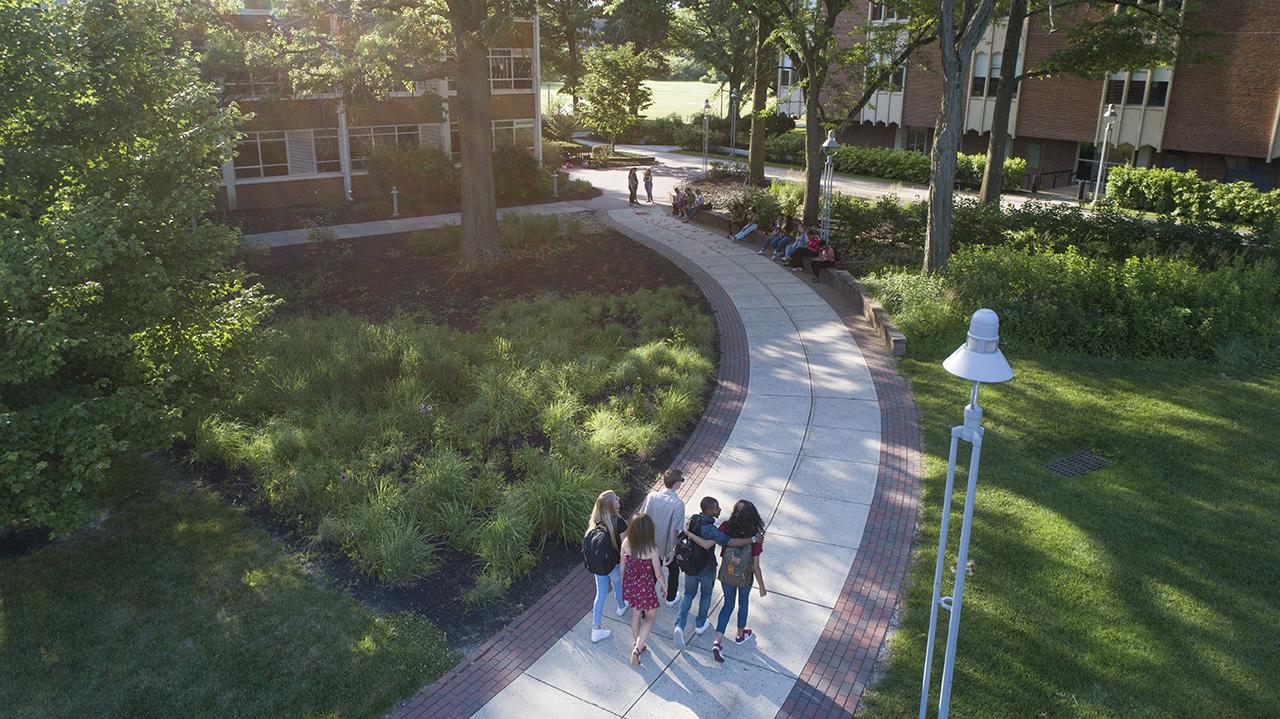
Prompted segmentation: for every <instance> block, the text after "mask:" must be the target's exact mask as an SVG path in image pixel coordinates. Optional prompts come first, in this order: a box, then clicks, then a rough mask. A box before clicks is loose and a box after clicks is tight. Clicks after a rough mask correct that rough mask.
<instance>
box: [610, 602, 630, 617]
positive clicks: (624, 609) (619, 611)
mask: <svg viewBox="0 0 1280 719" xmlns="http://www.w3.org/2000/svg"><path fill="white" fill-rule="evenodd" d="M630 606H631V605H630V604H627V603H626V602H623V603H622V604H620V605H618V608H617V609H616V610H615V611H614V614H617V615H618V616H622V615H623V614H626V613H627V609H628V608H629V607H630Z"/></svg>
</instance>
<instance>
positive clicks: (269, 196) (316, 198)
mask: <svg viewBox="0 0 1280 719" xmlns="http://www.w3.org/2000/svg"><path fill="white" fill-rule="evenodd" d="M357 179H362V178H352V184H353V186H354V184H355V180H357ZM353 190H354V187H353ZM341 199H342V178H341V177H333V178H325V179H320V180H291V181H288V182H264V183H261V184H255V185H241V184H237V185H236V207H237V208H238V209H241V210H256V209H260V208H264V207H288V206H289V205H310V204H315V203H319V202H336V201H338V200H341ZM219 206H220V207H221V205H219Z"/></svg>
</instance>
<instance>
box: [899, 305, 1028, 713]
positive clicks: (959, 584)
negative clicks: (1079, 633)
mask: <svg viewBox="0 0 1280 719" xmlns="http://www.w3.org/2000/svg"><path fill="white" fill-rule="evenodd" d="M942 366H943V367H944V368H945V369H946V370H947V371H948V372H950V373H951V374H953V375H955V376H957V377H959V378H961V379H965V380H968V381H970V382H972V383H973V386H972V388H971V389H970V392H969V404H968V406H966V407H965V408H964V424H962V425H959V426H956V427H952V428H951V454H950V456H949V457H948V459H947V484H946V487H945V488H944V489H943V492H942V497H943V500H942V523H941V526H940V527H939V528H938V560H937V563H936V564H935V565H934V568H933V602H932V604H931V605H930V608H929V633H928V635H926V636H927V637H928V638H927V639H926V641H925V650H924V679H923V685H922V686H921V688H920V719H925V712H926V710H927V709H928V703H929V674H930V670H931V669H932V667H933V640H934V634H935V633H936V630H937V626H938V609H939V607H941V608H942V609H945V610H947V611H948V612H950V613H951V619H950V622H949V623H948V624H947V648H946V654H945V655H944V658H943V662H942V687H941V691H940V694H939V697H938V719H947V712H948V711H949V710H950V706H951V680H952V672H953V670H954V669H955V662H956V637H957V636H958V634H959V632H960V608H961V606H962V603H963V601H964V577H965V571H966V569H967V567H968V561H969V531H970V529H971V528H972V527H973V500H974V492H975V490H976V488H977V485H978V459H979V457H980V456H981V455H982V434H983V431H982V406H981V405H979V404H978V390H979V388H981V386H982V383H983V382H1007V381H1008V380H1010V379H1013V368H1012V367H1010V366H1009V362H1008V361H1007V360H1005V358H1004V354H1003V353H1002V352H1000V320H999V318H998V317H996V313H995V312H992V311H991V310H988V309H981V310H978V311H977V312H974V313H973V318H972V319H971V320H970V321H969V336H968V338H967V340H966V341H965V343H964V344H963V345H961V346H960V347H959V349H957V350H956V351H955V352H952V353H951V356H950V357H948V358H947V359H946V360H945V361H944V362H943V363H942ZM961 440H964V441H966V442H968V443H969V445H970V446H971V447H972V449H971V451H970V453H969V477H968V487H967V488H966V489H965V494H964V515H963V517H964V518H963V520H962V521H961V524H960V548H959V553H958V554H957V556H956V579H955V589H954V593H953V594H952V595H951V596H949V597H944V596H941V593H942V566H943V563H944V562H945V561H946V550H947V525H948V521H949V520H950V518H951V493H952V491H953V488H954V485H955V478H956V453H957V450H958V449H959V446H960V441H961Z"/></svg>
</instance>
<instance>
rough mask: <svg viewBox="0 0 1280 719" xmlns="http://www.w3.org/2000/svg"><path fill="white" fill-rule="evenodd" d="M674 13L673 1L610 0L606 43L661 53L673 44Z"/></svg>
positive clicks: (606, 17) (606, 16)
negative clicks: (627, 45)
mask: <svg viewBox="0 0 1280 719" xmlns="http://www.w3.org/2000/svg"><path fill="white" fill-rule="evenodd" d="M672 9H673V7H672V4H671V0H607V2H605V4H604V14H605V24H604V40H605V42H608V43H610V44H613V45H621V44H622V43H627V42H629V43H632V44H634V45H635V46H636V47H638V48H642V49H643V50H644V51H645V52H660V51H662V50H664V49H666V48H667V46H668V45H669V44H670V43H669V39H670V31H671V13H672Z"/></svg>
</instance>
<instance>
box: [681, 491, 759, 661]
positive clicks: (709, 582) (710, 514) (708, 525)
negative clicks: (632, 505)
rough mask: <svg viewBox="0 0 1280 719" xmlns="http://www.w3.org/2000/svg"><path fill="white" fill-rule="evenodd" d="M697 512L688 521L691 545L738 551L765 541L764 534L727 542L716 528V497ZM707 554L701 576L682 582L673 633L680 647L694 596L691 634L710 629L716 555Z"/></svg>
mask: <svg viewBox="0 0 1280 719" xmlns="http://www.w3.org/2000/svg"><path fill="white" fill-rule="evenodd" d="M698 508H699V509H701V510H702V512H701V514H695V515H693V517H692V518H691V519H690V520H689V529H690V530H696V533H697V537H696V538H694V541H695V542H697V544H698V545H699V546H701V547H702V548H703V549H714V548H715V545H717V544H719V545H720V546H722V547H726V546H727V547H741V546H743V545H744V544H755V543H757V542H760V541H763V540H764V536H763V533H761V534H760V535H757V536H754V537H741V538H738V539H730V538H729V535H727V534H725V533H724V532H722V531H720V529H719V527H718V526H717V525H716V519H717V518H718V517H719V516H720V503H719V502H717V501H716V498H715V497H703V498H702V501H701V502H699V504H698ZM698 540H702V541H698ZM709 554H710V557H709V558H708V559H707V566H706V567H705V568H704V569H703V570H702V572H701V573H699V574H697V575H693V574H686V575H685V578H684V601H682V602H681V603H680V615H679V616H678V617H677V618H676V629H675V635H676V641H678V642H679V643H680V644H686V643H687V642H688V640H687V639H685V632H684V627H685V624H686V623H687V622H688V621H689V609H690V608H692V607H693V596H694V595H695V594H697V595H698V616H697V617H696V618H695V619H694V633H696V634H698V635H701V634H702V633H703V632H705V631H707V630H708V629H710V628H711V620H710V619H709V618H708V617H707V615H708V613H710V611H711V588H712V587H714V586H715V583H716V555H715V552H714V551H712V552H710V553H709Z"/></svg>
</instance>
